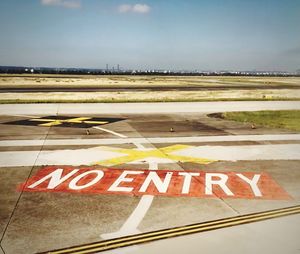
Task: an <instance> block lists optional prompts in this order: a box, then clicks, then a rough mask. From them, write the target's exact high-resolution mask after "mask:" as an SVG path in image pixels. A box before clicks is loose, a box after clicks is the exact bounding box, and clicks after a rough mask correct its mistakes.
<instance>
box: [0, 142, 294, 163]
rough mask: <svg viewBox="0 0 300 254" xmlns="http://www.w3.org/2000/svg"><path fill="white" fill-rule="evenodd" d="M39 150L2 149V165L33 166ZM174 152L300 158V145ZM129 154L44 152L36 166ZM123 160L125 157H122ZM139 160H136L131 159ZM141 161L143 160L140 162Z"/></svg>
mask: <svg viewBox="0 0 300 254" xmlns="http://www.w3.org/2000/svg"><path fill="white" fill-rule="evenodd" d="M38 152H39V151H8V152H0V167H13V166H33V165H34V160H35V158H36V156H37V153H38ZM173 154H174V155H181V156H189V157H194V158H206V159H211V160H223V161H238V160H251V161H254V160H299V159H300V144H277V145H250V146H199V147H197V146H192V147H188V148H186V149H182V150H180V151H177V152H173ZM122 156H127V154H124V153H119V152H117V151H116V152H114V151H113V150H111V151H107V149H105V147H103V148H102V147H93V148H88V149H75V150H54V151H41V152H40V154H39V157H38V159H37V160H36V162H35V165H73V166H78V165H94V164H96V163H97V164H100V165H101V161H105V160H109V159H113V158H117V157H122ZM142 160H143V161H144V162H148V163H150V162H153V163H162V162H166V163H172V162H175V161H174V160H171V159H167V161H164V160H166V159H164V158H156V157H149V158H143V159H142ZM120 161H122V160H120ZM132 163H136V162H134V161H133V162H132ZM140 163H141V162H140Z"/></svg>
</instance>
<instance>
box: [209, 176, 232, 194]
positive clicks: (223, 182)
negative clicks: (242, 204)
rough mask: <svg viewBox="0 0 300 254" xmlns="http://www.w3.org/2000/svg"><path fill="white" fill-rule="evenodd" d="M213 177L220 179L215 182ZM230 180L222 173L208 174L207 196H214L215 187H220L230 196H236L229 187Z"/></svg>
mask: <svg viewBox="0 0 300 254" xmlns="http://www.w3.org/2000/svg"><path fill="white" fill-rule="evenodd" d="M213 177H219V179H218V180H213V179H212V178H213ZM227 180H228V176H227V175H225V174H221V173H206V175H205V183H206V188H205V194H207V195H212V194H213V191H212V189H213V188H212V186H213V185H219V186H220V187H221V189H222V190H223V191H224V192H225V193H226V195H228V196H234V194H233V193H232V192H231V190H230V189H229V188H228V187H227V185H226V182H227Z"/></svg>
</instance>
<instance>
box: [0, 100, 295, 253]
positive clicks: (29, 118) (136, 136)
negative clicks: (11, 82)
mask: <svg viewBox="0 0 300 254" xmlns="http://www.w3.org/2000/svg"><path fill="white" fill-rule="evenodd" d="M299 108H300V105H299V102H296V101H294V102H283V101H280V102H279V101H278V102H273V101H272V102H266V101H264V102H203V103H134V104H34V105H30V104H26V105H5V104H3V105H0V125H1V128H0V137H1V140H0V179H1V185H0V218H1V220H0V233H1V248H2V249H0V253H1V251H2V252H3V253H9V254H10V253H21V254H22V253H37V252H45V253H100V252H101V253H102V251H105V250H107V251H106V252H103V253H131V254H135V253H159V252H173V253H182V252H187V253H199V250H201V251H205V252H211V253H216V252H218V253H225V252H226V253H227V251H230V252H233V253H240V252H244V253H252V252H257V253H267V252H271V251H272V253H280V252H281V251H282V250H283V246H284V244H285V243H286V244H288V247H287V249H286V248H285V249H284V250H288V252H289V253H298V251H299V248H300V245H299V243H298V241H297V239H296V236H297V235H298V231H299V230H298V227H297V226H296V225H298V224H299V222H300V221H299V215H297V213H298V212H300V207H299V205H300V171H299V166H300V160H299V158H300V133H299V132H295V131H290V130H284V129H274V128H265V127H260V126H257V128H255V129H253V128H251V123H238V122H232V121H227V120H223V119H219V118H214V117H209V116H207V114H208V113H214V112H223V111H243V110H245V111H251V110H265V109H273V110H276V109H299ZM282 216H284V217H282ZM270 219H272V220H270ZM244 223H246V224H244ZM274 232H277V233H276V235H278V236H280V237H276V236H275V235H274ZM192 233H194V234H192ZM154 236H155V237H154ZM175 236H177V237H176V238H173V237H175ZM130 237H132V238H130ZM166 237H168V238H169V237H171V238H169V239H166ZM111 239H114V240H111ZM124 239H125V240H124ZM159 239H161V240H160V241H157V242H156V241H153V240H159ZM150 241H151V242H150ZM78 245H79V247H74V246H78ZM103 246H106V247H105V248H103ZM122 246H123V247H124V246H126V247H125V248H122ZM61 249H63V250H61ZM83 250H84V251H85V252H83ZM51 251H52V252H51Z"/></svg>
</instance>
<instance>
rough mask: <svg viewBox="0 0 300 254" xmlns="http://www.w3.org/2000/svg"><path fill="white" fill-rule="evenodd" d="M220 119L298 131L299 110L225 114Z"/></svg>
mask: <svg viewBox="0 0 300 254" xmlns="http://www.w3.org/2000/svg"><path fill="white" fill-rule="evenodd" d="M222 118H224V119H227V120H234V121H238V122H248V123H253V124H255V125H261V126H265V127H272V128H283V129H290V130H295V131H300V110H280V111H255V112H226V113H223V114H222Z"/></svg>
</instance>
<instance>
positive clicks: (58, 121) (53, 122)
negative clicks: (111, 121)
mask: <svg viewBox="0 0 300 254" xmlns="http://www.w3.org/2000/svg"><path fill="white" fill-rule="evenodd" d="M89 119H91V118H90V117H76V118H71V119H45V118H36V119H30V120H29V121H37V122H46V123H42V124H39V126H45V127H50V126H56V125H61V124H63V123H87V124H99V125H100V124H106V123H108V122H107V121H87V120H89Z"/></svg>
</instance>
